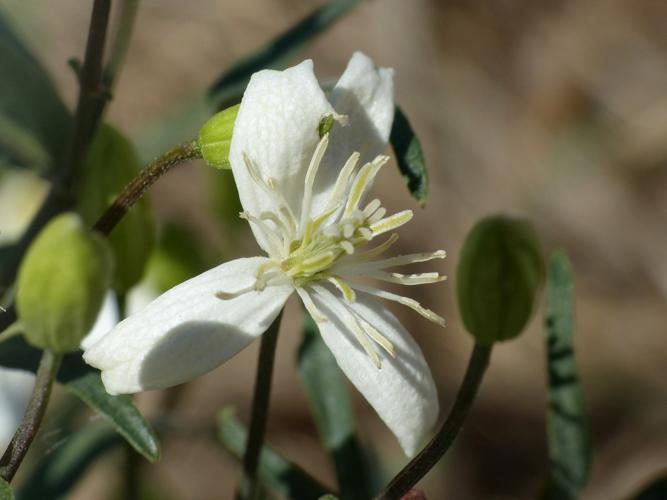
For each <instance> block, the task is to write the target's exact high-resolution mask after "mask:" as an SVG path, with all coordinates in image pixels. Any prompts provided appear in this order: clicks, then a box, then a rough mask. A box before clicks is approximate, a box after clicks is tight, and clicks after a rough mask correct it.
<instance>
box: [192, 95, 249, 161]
mask: <svg viewBox="0 0 667 500" xmlns="http://www.w3.org/2000/svg"><path fill="white" fill-rule="evenodd" d="M240 106H241V105H240V104H237V105H236V106H232V107H230V108H227V109H225V110H223V111H220V112H219V113H217V114H215V115H213V116H212V117H211V118H210V119H209V120H208V121H207V122H206V123H204V126H203V127H202V128H201V130H200V131H199V141H198V142H199V149H200V150H201V154H202V157H203V158H204V160H206V163H208V164H209V165H211V166H212V167H215V168H223V169H224V168H230V165H229V146H230V144H231V143H232V132H233V130H234V122H235V121H236V115H238V113H239V107H240Z"/></svg>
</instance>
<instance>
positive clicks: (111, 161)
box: [78, 124, 155, 294]
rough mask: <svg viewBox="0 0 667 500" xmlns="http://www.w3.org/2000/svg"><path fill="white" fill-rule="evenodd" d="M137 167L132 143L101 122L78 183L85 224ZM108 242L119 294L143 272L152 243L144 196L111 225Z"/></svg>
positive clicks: (152, 227) (150, 217) (152, 230)
mask: <svg viewBox="0 0 667 500" xmlns="http://www.w3.org/2000/svg"><path fill="white" fill-rule="evenodd" d="M140 169H141V164H140V162H139V157H138V155H137V153H136V151H135V149H134V147H133V145H132V143H131V142H130V141H129V140H128V139H127V138H126V137H125V136H123V134H121V133H120V132H119V131H118V130H116V129H114V128H113V127H111V126H109V125H107V124H103V125H102V126H101V127H100V129H99V130H98V132H97V134H96V135H95V139H94V140H93V143H92V144H91V146H90V149H89V150H88V154H87V155H86V159H85V162H84V166H83V169H82V175H81V179H80V180H79V186H78V190H79V197H78V199H79V205H78V211H79V213H80V214H81V216H82V217H83V221H84V223H85V224H86V225H87V226H92V225H93V224H94V223H95V221H97V219H98V218H99V216H100V215H102V214H103V213H104V211H105V210H106V209H107V208H108V207H109V205H111V203H112V202H113V200H114V199H115V198H116V196H117V195H118V193H120V191H121V190H122V189H123V188H124V187H125V186H126V185H127V184H128V183H129V182H130V181H131V180H132V179H133V178H134V177H135V176H136V175H137V174H138V172H139V170H140ZM109 243H110V244H111V249H112V251H113V255H114V261H115V263H116V265H115V267H114V275H113V287H114V289H115V290H116V291H118V292H119V293H121V294H123V293H126V292H127V291H128V290H129V289H130V288H132V287H133V286H134V285H136V284H137V283H138V282H139V280H140V279H141V277H142V276H143V274H144V268H145V266H146V262H147V261H148V258H149V256H150V254H151V252H152V250H153V245H154V243H155V223H154V220H153V214H152V212H151V207H150V200H149V198H148V197H147V196H144V197H143V198H142V199H141V200H139V202H137V203H136V204H135V205H134V206H133V207H132V209H131V210H130V211H129V212H128V213H127V214H126V215H125V217H123V220H122V221H120V223H119V224H118V226H116V227H115V228H114V230H113V231H112V232H111V234H110V235H109Z"/></svg>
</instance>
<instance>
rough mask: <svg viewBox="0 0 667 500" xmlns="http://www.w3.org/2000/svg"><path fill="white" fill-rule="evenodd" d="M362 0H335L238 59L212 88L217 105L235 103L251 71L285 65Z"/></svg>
mask: <svg viewBox="0 0 667 500" xmlns="http://www.w3.org/2000/svg"><path fill="white" fill-rule="evenodd" d="M359 3H361V0H331V1H329V2H328V3H326V4H324V5H323V6H321V7H319V8H317V9H315V10H314V11H313V12H312V13H311V14H309V15H308V16H307V17H305V18H304V19H302V20H301V21H299V22H298V23H297V24H295V25H294V26H292V27H291V28H290V29H289V30H287V31H286V32H284V33H282V34H281V35H279V36H278V37H276V38H274V39H273V40H271V41H270V42H269V43H267V44H266V45H264V46H263V47H261V48H260V49H258V50H257V51H256V52H255V53H253V54H251V55H249V56H247V57H245V58H243V59H241V60H240V61H238V62H237V63H236V64H234V65H233V66H232V67H231V68H230V69H229V70H228V71H226V72H225V73H224V74H223V75H222V76H221V77H220V78H219V79H218V81H217V82H215V83H214V84H213V86H212V87H211V89H210V91H209V95H210V96H211V97H212V98H213V100H214V101H215V103H216V106H217V108H218V109H223V108H226V107H227V106H230V105H231V104H234V102H233V100H234V99H235V98H236V96H238V95H240V94H241V93H242V92H243V89H245V87H246V85H247V84H248V81H249V80H250V75H252V74H253V73H255V72H256V71H259V70H261V69H265V68H273V69H279V68H284V67H285V66H286V65H287V64H288V63H289V61H290V60H291V58H292V57H294V56H295V55H296V53H297V52H298V51H299V50H301V49H302V48H303V47H304V46H305V45H306V44H307V43H308V42H309V41H310V40H311V39H313V38H315V37H316V36H317V35H319V34H320V33H322V32H323V31H325V30H327V29H328V28H329V27H331V26H332V25H333V24H334V23H335V22H336V21H338V19H340V18H341V17H342V16H343V15H345V14H347V13H348V12H349V11H350V10H352V9H353V8H354V7H356V6H357V5H358V4H359Z"/></svg>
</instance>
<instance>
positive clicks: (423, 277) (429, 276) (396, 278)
mask: <svg viewBox="0 0 667 500" xmlns="http://www.w3.org/2000/svg"><path fill="white" fill-rule="evenodd" d="M363 274H364V275H365V276H368V277H370V278H375V279H378V280H381V281H386V282H388V283H397V284H399V285H409V286H412V285H428V284H431V283H439V282H441V281H444V280H446V279H447V276H443V275H441V274H439V273H435V272H433V273H419V274H400V273H387V272H384V271H366V272H363Z"/></svg>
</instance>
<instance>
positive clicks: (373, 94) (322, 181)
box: [313, 52, 394, 214]
mask: <svg viewBox="0 0 667 500" xmlns="http://www.w3.org/2000/svg"><path fill="white" fill-rule="evenodd" d="M393 75H394V72H393V70H392V69H390V68H376V67H375V64H374V63H373V61H372V60H371V59H370V58H369V57H368V56H366V55H365V54H363V53H361V52H355V53H354V54H353V55H352V58H351V59H350V62H349V63H348V64H347V68H346V69H345V72H344V73H343V74H342V76H341V77H340V79H339V80H338V83H336V86H335V87H334V89H333V90H332V92H331V95H330V97H329V100H330V101H331V104H332V105H333V107H334V109H335V110H336V113H338V114H341V115H347V117H348V119H349V120H348V121H349V123H348V125H347V126H342V125H340V124H335V125H334V127H333V129H332V130H331V136H330V142H329V144H330V146H329V149H328V150H327V154H326V155H325V157H324V160H323V163H322V167H321V168H320V174H319V177H318V183H317V184H316V187H315V192H316V193H318V194H316V195H315V196H314V198H313V213H315V214H317V213H318V210H321V209H322V208H324V207H323V205H324V204H325V203H326V200H327V199H328V191H329V190H330V189H331V187H332V184H333V182H334V181H335V178H336V176H337V174H338V172H339V171H340V169H341V168H342V167H343V164H344V163H345V161H346V160H347V159H348V158H349V156H350V155H351V154H352V153H353V152H355V151H358V152H359V153H360V154H361V159H360V165H363V164H364V163H366V162H369V161H371V160H372V159H373V158H375V157H376V156H377V155H378V154H380V153H382V151H384V149H385V148H386V147H387V142H388V141H389V133H390V132H391V125H392V122H393V120H394V79H393Z"/></svg>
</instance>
